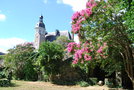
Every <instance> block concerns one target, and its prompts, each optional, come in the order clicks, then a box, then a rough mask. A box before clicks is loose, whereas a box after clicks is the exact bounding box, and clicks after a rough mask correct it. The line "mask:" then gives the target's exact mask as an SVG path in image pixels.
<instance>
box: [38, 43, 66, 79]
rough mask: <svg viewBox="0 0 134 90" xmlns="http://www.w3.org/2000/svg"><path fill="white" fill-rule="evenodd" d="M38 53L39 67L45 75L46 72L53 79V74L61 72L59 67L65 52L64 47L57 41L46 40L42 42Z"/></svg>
mask: <svg viewBox="0 0 134 90" xmlns="http://www.w3.org/2000/svg"><path fill="white" fill-rule="evenodd" d="M38 54H39V55H38V58H37V61H36V66H37V69H38V70H40V71H41V72H42V74H43V75H44V74H46V75H48V76H49V77H50V79H52V76H53V75H56V74H58V73H59V72H60V70H59V69H60V66H61V63H62V59H63V54H64V50H63V47H62V46H61V45H60V44H57V43H55V42H44V43H42V44H41V46H40V48H39V51H38ZM43 75H42V76H43Z"/></svg>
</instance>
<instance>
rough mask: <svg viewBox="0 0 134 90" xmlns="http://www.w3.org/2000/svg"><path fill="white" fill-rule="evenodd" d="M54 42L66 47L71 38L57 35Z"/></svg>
mask: <svg viewBox="0 0 134 90" xmlns="http://www.w3.org/2000/svg"><path fill="white" fill-rule="evenodd" d="M55 42H56V43H59V44H61V45H62V46H63V47H64V48H66V47H67V45H68V43H69V42H72V40H69V39H68V37H66V36H59V37H57V39H56V40H55Z"/></svg>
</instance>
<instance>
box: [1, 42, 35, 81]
mask: <svg viewBox="0 0 134 90" xmlns="http://www.w3.org/2000/svg"><path fill="white" fill-rule="evenodd" d="M8 51H9V53H8V54H7V55H6V56H5V60H4V65H5V67H6V68H7V69H8V70H9V71H11V72H12V73H13V78H15V79H24V80H35V79H36V72H35V70H34V66H33V63H34V59H33V58H34V54H35V53H34V47H33V45H32V44H31V43H25V44H22V45H17V46H16V47H14V48H13V49H9V50H8Z"/></svg>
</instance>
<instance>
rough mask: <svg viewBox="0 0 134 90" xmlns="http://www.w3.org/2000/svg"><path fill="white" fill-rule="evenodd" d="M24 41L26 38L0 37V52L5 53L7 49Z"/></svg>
mask: <svg viewBox="0 0 134 90" xmlns="http://www.w3.org/2000/svg"><path fill="white" fill-rule="evenodd" d="M24 42H26V40H24V39H21V38H0V52H5V53H6V52H7V50H8V49H10V48H13V47H14V46H16V45H17V44H21V43H24Z"/></svg>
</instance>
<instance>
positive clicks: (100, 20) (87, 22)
mask: <svg viewBox="0 0 134 90" xmlns="http://www.w3.org/2000/svg"><path fill="white" fill-rule="evenodd" d="M131 3H134V2H133V1H132V2H131ZM123 5H124V2H122V0H108V1H107V2H105V1H103V0H102V1H101V2H95V1H94V0H89V1H88V3H87V9H86V10H85V11H84V10H82V11H80V12H76V13H75V14H74V15H73V17H72V19H73V21H72V32H73V33H75V34H78V36H79V38H80V41H81V42H82V43H85V41H90V42H92V43H93V44H94V47H96V46H97V44H98V40H99V39H100V40H101V41H102V42H103V43H104V42H106V43H107V46H108V49H107V50H106V52H105V53H106V54H108V57H111V56H112V55H114V54H110V52H114V50H116V53H117V54H116V55H119V56H122V57H121V58H122V62H123V64H124V65H123V66H124V67H125V71H126V72H127V74H128V77H129V78H130V79H131V81H132V83H133V87H134V66H133V65H134V56H133V52H134V46H133V44H134V40H133V33H134V31H133V23H132V22H133V10H134V9H133V6H131V8H132V9H131V10H132V11H126V10H127V7H124V6H123ZM129 15H130V16H132V17H130V16H129ZM125 16H127V17H126V18H125ZM124 18H125V19H124ZM111 47H112V49H113V50H112V51H111V50H110V49H111ZM92 56H94V54H92ZM108 57H107V59H108ZM114 57H115V58H114ZM116 57H117V56H115V55H114V56H113V57H112V58H111V59H115V60H116V61H117V62H118V59H117V58H116ZM101 60H103V61H104V59H101ZM86 64H87V63H86ZM86 64H85V63H84V65H86ZM102 64H104V65H107V64H106V63H102ZM113 65H114V64H113Z"/></svg>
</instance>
